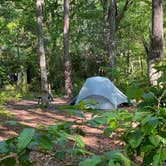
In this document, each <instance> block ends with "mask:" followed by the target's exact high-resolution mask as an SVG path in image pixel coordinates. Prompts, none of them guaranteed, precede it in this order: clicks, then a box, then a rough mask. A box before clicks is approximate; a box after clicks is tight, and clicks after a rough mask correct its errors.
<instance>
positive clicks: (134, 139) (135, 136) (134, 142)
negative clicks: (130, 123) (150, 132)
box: [128, 128, 143, 148]
mask: <svg viewBox="0 0 166 166" xmlns="http://www.w3.org/2000/svg"><path fill="white" fill-rule="evenodd" d="M128 139H129V143H130V145H131V147H132V148H137V147H138V146H139V145H140V144H141V142H142V139H143V135H142V133H141V129H140V128H137V129H136V130H135V131H134V132H133V133H131V134H130V135H129V138H128Z"/></svg>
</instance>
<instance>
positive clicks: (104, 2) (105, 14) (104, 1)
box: [101, 0, 109, 51]
mask: <svg viewBox="0 0 166 166" xmlns="http://www.w3.org/2000/svg"><path fill="white" fill-rule="evenodd" d="M101 5H102V8H103V32H102V48H103V49H104V50H107V51H108V44H107V43H108V33H107V32H108V8H109V7H108V6H109V5H108V0H101Z"/></svg>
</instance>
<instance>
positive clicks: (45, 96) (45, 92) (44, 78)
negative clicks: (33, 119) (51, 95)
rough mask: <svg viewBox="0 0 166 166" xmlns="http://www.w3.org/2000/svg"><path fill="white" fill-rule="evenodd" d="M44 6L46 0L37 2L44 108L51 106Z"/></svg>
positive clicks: (42, 101)
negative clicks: (45, 46) (44, 36)
mask: <svg viewBox="0 0 166 166" xmlns="http://www.w3.org/2000/svg"><path fill="white" fill-rule="evenodd" d="M43 5H44V0H37V1H36V17H37V25H38V54H39V57H40V74H41V90H42V100H41V103H42V105H43V106H44V107H47V106H48V105H49V100H48V82H47V70H46V58H45V50H44V42H43V28H42V23H43V20H42V7H43Z"/></svg>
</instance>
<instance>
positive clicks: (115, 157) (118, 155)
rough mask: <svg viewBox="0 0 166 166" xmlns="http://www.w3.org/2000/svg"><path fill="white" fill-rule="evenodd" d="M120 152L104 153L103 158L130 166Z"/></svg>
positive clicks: (128, 161)
mask: <svg viewBox="0 0 166 166" xmlns="http://www.w3.org/2000/svg"><path fill="white" fill-rule="evenodd" d="M121 152H122V150H113V151H110V152H106V153H105V154H104V155H103V156H104V158H106V160H112V159H113V161H115V162H118V163H120V164H122V163H124V165H125V166H130V165H131V164H130V160H129V159H128V158H127V157H126V156H124V155H123V153H121Z"/></svg>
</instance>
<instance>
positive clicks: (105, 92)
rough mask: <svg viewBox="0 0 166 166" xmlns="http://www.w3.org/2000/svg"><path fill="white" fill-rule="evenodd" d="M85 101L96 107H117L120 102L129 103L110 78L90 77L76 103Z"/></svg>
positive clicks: (88, 104)
mask: <svg viewBox="0 0 166 166" xmlns="http://www.w3.org/2000/svg"><path fill="white" fill-rule="evenodd" d="M82 101H83V102H84V103H85V105H86V107H87V108H88V107H91V108H94V109H109V110H110V109H111V110H112V109H116V108H117V107H118V105H119V104H122V103H127V102H128V100H127V96H126V95H124V94H123V93H122V92H121V91H120V90H119V89H118V88H117V87H116V86H115V85H114V84H113V83H112V82H111V81H110V80H109V79H108V78H105V77H100V76H96V77H90V78H88V79H87V80H86V82H85V83H84V85H83V86H82V88H81V90H80V92H79V94H78V97H77V99H76V102H75V104H76V105H77V104H79V103H80V102H82Z"/></svg>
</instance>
